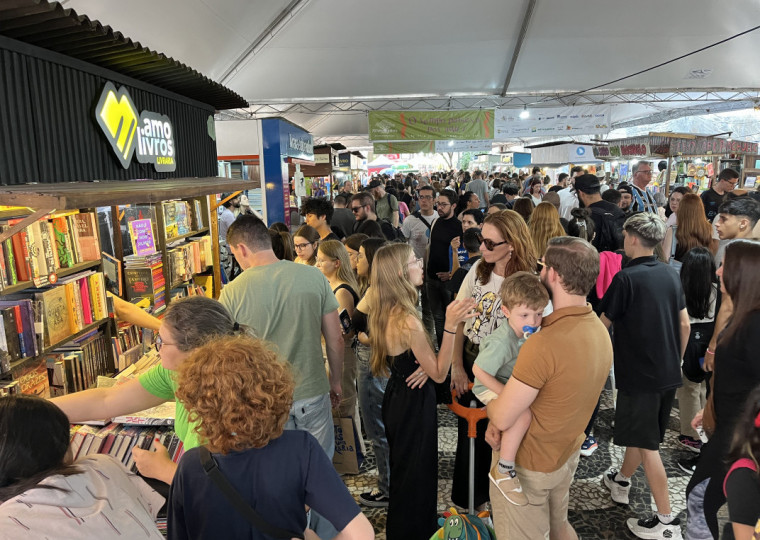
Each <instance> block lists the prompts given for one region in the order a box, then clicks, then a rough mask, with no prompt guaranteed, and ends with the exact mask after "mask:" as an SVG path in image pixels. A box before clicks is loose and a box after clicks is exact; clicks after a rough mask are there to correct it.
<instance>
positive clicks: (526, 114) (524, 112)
mask: <svg viewBox="0 0 760 540" xmlns="http://www.w3.org/2000/svg"><path fill="white" fill-rule="evenodd" d="M528 117H530V111H529V110H528V106H527V105H526V106H525V107H524V108H523V110H522V112H521V113H520V119H521V120H525V119H526V118H528Z"/></svg>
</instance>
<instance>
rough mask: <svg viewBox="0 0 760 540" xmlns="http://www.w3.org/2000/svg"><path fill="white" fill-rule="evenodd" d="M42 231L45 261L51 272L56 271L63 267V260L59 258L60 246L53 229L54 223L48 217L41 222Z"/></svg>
mask: <svg viewBox="0 0 760 540" xmlns="http://www.w3.org/2000/svg"><path fill="white" fill-rule="evenodd" d="M39 224H40V233H41V235H42V249H43V250H44V252H45V262H46V263H47V266H48V269H49V271H50V272H51V273H54V272H55V271H57V270H58V269H59V268H60V267H61V262H60V260H59V259H58V248H56V245H55V231H54V230H53V224H52V223H51V222H50V221H48V220H47V219H43V220H42V221H40V222H39Z"/></svg>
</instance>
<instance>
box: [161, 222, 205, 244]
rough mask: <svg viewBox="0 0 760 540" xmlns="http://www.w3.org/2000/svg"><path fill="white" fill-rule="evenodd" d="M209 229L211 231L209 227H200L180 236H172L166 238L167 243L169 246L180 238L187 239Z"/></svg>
mask: <svg viewBox="0 0 760 540" xmlns="http://www.w3.org/2000/svg"><path fill="white" fill-rule="evenodd" d="M208 231H209V228H208V227H203V228H201V229H198V230H197V231H190V232H189V233H186V234H181V235H179V236H174V237H172V238H167V239H166V245H167V246H168V245H169V244H171V243H173V242H177V241H179V240H185V239H186V238H191V237H193V236H199V235H201V234H205V233H207V232H208Z"/></svg>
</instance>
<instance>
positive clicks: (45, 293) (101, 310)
mask: <svg viewBox="0 0 760 540" xmlns="http://www.w3.org/2000/svg"><path fill="white" fill-rule="evenodd" d="M108 313H109V312H108V305H107V297H106V291H105V278H104V276H103V274H102V273H101V272H95V271H92V270H90V271H86V272H79V273H77V274H73V275H71V276H68V277H66V278H65V279H62V280H60V281H59V282H58V285H56V286H54V287H47V288H30V289H27V290H26V291H25V292H24V293H19V294H10V295H6V296H4V297H2V300H0V319H1V322H0V349H2V350H3V351H6V352H7V353H8V356H9V357H10V361H11V362H14V361H17V360H20V359H22V358H29V357H34V356H39V355H40V354H42V352H43V351H45V350H47V349H49V348H51V347H55V346H57V345H59V344H60V343H62V342H65V341H66V340H67V339H68V338H69V337H70V336H72V335H74V334H76V333H78V332H80V331H82V330H83V329H85V328H86V327H87V326H89V325H91V324H93V323H96V322H98V321H102V320H103V319H105V318H107V317H108ZM0 370H2V365H1V364H0Z"/></svg>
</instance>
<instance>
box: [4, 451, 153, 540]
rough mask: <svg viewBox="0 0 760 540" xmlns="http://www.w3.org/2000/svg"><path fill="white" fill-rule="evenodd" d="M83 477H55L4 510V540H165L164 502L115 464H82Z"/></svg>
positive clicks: (97, 458)
mask: <svg viewBox="0 0 760 540" xmlns="http://www.w3.org/2000/svg"><path fill="white" fill-rule="evenodd" d="M75 465H76V466H77V467H79V468H80V469H82V471H83V472H82V473H80V474H73V475H70V476H61V475H55V476H51V477H48V478H46V479H45V480H43V481H42V482H40V485H46V486H56V487H59V488H62V489H63V490H66V491H61V490H54V489H39V488H37V489H30V490H29V491H26V492H24V493H22V494H21V495H17V496H16V497H13V498H12V499H9V500H7V501H5V502H4V503H3V504H1V505H0V523H2V527H1V528H0V538H2V539H3V540H11V539H17V538H18V539H29V538H76V539H78V540H80V539H81V540H89V539H93V540H101V539H103V538H133V539H136V538H144V539H151V538H153V539H155V540H161V539H162V538H163V536H162V535H161V533H160V532H158V528H157V527H156V524H155V522H154V520H155V519H156V515H157V514H158V511H159V510H160V509H161V506H162V505H163V504H164V498H163V497H162V496H161V495H159V494H158V493H156V492H155V491H154V490H153V489H151V488H150V486H148V484H146V483H145V481H144V480H143V479H142V478H140V477H139V476H137V475H136V474H132V473H130V472H128V471H127V469H125V468H124V466H123V465H122V464H121V463H119V462H118V461H117V460H116V459H114V458H113V457H111V456H108V455H105V454H95V455H92V456H87V457H84V458H81V459H78V460H77V461H76V462H75Z"/></svg>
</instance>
